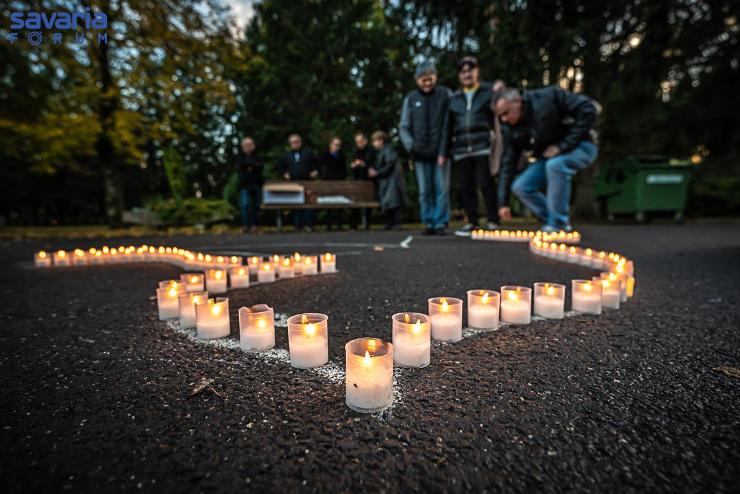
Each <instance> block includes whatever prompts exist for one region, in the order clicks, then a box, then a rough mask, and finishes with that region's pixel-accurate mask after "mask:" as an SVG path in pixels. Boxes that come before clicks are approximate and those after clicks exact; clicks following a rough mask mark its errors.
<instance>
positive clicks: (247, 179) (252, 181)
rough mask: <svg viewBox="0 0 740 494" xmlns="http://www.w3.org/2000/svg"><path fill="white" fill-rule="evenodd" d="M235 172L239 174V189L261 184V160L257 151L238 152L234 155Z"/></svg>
mask: <svg viewBox="0 0 740 494" xmlns="http://www.w3.org/2000/svg"><path fill="white" fill-rule="evenodd" d="M236 173H237V175H238V176H239V188H240V189H247V188H250V187H261V186H262V182H263V178H262V160H261V159H260V158H259V156H257V153H252V154H246V153H244V152H239V154H238V155H237V156H236Z"/></svg>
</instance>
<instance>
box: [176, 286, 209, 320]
mask: <svg viewBox="0 0 740 494" xmlns="http://www.w3.org/2000/svg"><path fill="white" fill-rule="evenodd" d="M178 300H179V316H180V327H181V328H183V329H189V328H194V327H195V304H199V303H201V302H203V301H204V300H208V292H203V291H201V292H184V293H182V292H181V293H180V295H179V296H178Z"/></svg>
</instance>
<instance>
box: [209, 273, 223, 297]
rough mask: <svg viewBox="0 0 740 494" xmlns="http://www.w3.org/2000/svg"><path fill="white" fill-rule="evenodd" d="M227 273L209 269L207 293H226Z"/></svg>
mask: <svg viewBox="0 0 740 494" xmlns="http://www.w3.org/2000/svg"><path fill="white" fill-rule="evenodd" d="M226 282H227V279H226V271H224V270H223V269H209V270H207V271H206V291H207V292H208V293H210V294H221V293H226Z"/></svg>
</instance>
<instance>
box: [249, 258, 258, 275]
mask: <svg viewBox="0 0 740 494" xmlns="http://www.w3.org/2000/svg"><path fill="white" fill-rule="evenodd" d="M248 262H249V274H257V271H258V270H259V268H260V262H261V259H260V258H259V257H257V256H252V257H250V258H249V261H248Z"/></svg>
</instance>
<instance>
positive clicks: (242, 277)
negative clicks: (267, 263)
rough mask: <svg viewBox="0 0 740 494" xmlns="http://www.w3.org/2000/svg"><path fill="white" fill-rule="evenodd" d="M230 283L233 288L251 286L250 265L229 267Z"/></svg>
mask: <svg viewBox="0 0 740 494" xmlns="http://www.w3.org/2000/svg"><path fill="white" fill-rule="evenodd" d="M229 283H230V285H231V287H232V288H246V287H248V286H249V267H248V266H247V267H245V266H232V267H230V268H229Z"/></svg>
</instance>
